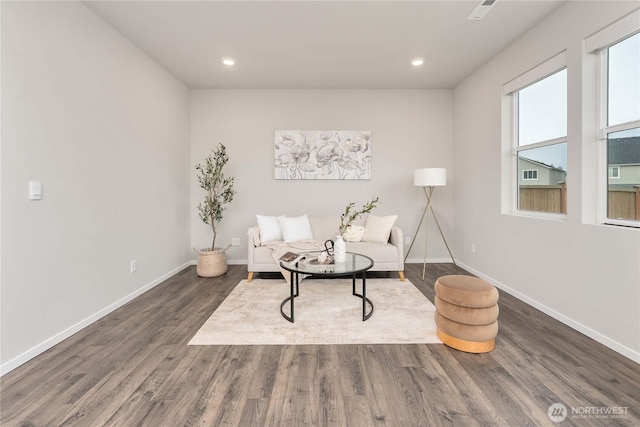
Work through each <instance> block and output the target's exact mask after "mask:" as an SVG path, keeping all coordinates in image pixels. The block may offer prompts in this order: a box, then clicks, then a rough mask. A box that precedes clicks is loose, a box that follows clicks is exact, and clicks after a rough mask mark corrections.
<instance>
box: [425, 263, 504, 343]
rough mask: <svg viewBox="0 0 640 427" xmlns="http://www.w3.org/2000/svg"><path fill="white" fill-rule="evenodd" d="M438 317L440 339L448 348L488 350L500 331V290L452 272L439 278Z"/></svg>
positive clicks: (479, 280)
mask: <svg viewBox="0 0 640 427" xmlns="http://www.w3.org/2000/svg"><path fill="white" fill-rule="evenodd" d="M434 290H435V292H436V297H435V306H436V313H435V320H436V326H437V334H438V338H440V340H442V342H443V343H445V344H446V345H448V346H449V347H452V348H455V349H456V350H461V351H466V352H469V353H486V352H489V351H491V350H493V348H494V347H495V345H496V344H495V342H496V341H495V338H496V335H497V334H498V313H499V309H498V290H497V289H496V288H495V286H493V285H492V284H491V283H489V282H486V281H484V280H482V279H479V278H477V277H473V276H462V275H451V276H442V277H440V278H438V280H436V283H435V286H434Z"/></svg>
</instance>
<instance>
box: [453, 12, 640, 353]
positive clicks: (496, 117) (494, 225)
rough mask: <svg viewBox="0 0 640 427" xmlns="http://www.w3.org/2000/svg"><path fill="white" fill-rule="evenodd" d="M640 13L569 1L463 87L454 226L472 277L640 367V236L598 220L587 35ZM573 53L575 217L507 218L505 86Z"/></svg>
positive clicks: (458, 104) (457, 118) (457, 96)
mask: <svg viewBox="0 0 640 427" xmlns="http://www.w3.org/2000/svg"><path fill="white" fill-rule="evenodd" d="M635 8H637V2H568V3H567V4H566V5H565V6H563V7H562V8H561V9H559V10H558V11H557V12H556V13H554V14H553V15H551V16H550V17H549V18H547V19H546V20H545V21H543V22H542V23H540V24H539V25H538V26H537V27H535V28H534V29H533V30H532V31H530V32H529V33H528V34H526V35H524V36H523V37H522V38H521V39H519V40H518V41H517V42H515V43H514V44H513V45H511V46H510V47H509V48H508V49H506V50H505V51H503V52H502V53H501V54H499V55H498V56H497V57H495V58H494V59H493V60H491V61H490V62H489V63H487V64H486V65H485V66H483V67H482V68H481V69H479V70H478V71H477V72H475V73H474V74H473V75H471V76H470V77H468V78H467V79H466V80H465V81H464V82H463V83H461V84H460V85H459V86H458V87H456V88H455V90H454V123H455V126H454V144H455V149H454V165H455V168H456V180H455V191H454V195H455V198H454V206H455V214H454V223H455V225H456V229H455V233H456V243H455V246H456V249H457V253H458V254H459V256H460V260H461V261H462V263H463V265H464V266H466V267H468V268H469V269H470V271H472V272H475V273H477V274H479V275H481V276H484V277H486V278H488V279H490V280H491V281H493V282H494V283H496V284H497V285H498V286H500V287H502V288H504V289H505V290H507V291H508V292H509V293H511V294H514V295H516V296H518V297H519V298H521V299H523V300H524V301H526V302H529V303H530V304H532V305H534V306H535V307H537V308H540V309H542V310H543V311H545V312H547V313H549V314H551V315H552V316H554V317H556V318H558V319H559V320H561V321H563V322H565V323H567V324H569V325H571V326H573V327H574V328H576V329H578V330H580V331H582V332H583V333H585V334H587V335H589V336H591V337H593V338H595V339H596V340H598V341H600V342H602V343H604V344H605V345H608V346H609V347H612V348H613V349H615V350H617V351H619V352H620V353H622V354H625V355H626V356H627V357H630V358H632V359H634V360H636V361H640V268H639V267H638V265H639V260H640V230H637V229H635V230H634V229H628V228H616V227H610V226H601V225H597V224H596V223H595V211H596V206H595V200H596V199H595V192H596V185H597V182H596V181H595V178H594V177H595V176H596V174H595V168H596V158H595V156H594V151H595V147H596V141H595V136H596V130H597V128H596V126H597V120H596V117H597V116H596V111H597V110H596V105H595V100H596V93H597V92H596V88H595V84H596V73H595V71H594V69H595V68H594V67H595V58H594V57H593V56H592V55H588V54H586V53H584V50H583V47H582V40H583V39H584V38H585V37H587V36H589V35H591V34H593V33H594V32H596V31H598V30H599V29H601V28H602V27H604V26H606V25H608V24H610V23H612V22H613V21H615V20H617V19H618V18H620V17H622V16H624V15H625V14H627V13H628V12H630V11H631V10H633V9H635ZM564 49H566V50H567V58H568V67H567V68H568V78H569V87H568V99H569V107H568V108H569V117H568V121H569V123H568V125H569V126H568V139H569V140H568V156H569V164H568V179H567V182H568V215H567V218H566V220H561V221H556V220H545V219H537V218H528V217H524V216H514V215H511V214H501V182H502V181H501V161H502V158H503V153H504V148H505V147H502V148H501V144H502V142H501V141H502V135H501V96H502V85H503V84H504V83H506V82H508V81H510V80H512V79H513V78H515V77H517V76H519V75H520V74H522V73H524V72H526V71H527V70H529V69H531V68H532V67H534V66H536V65H538V64H540V63H542V62H544V61H545V60H546V59H548V58H550V57H552V56H553V55H555V54H557V53H558V52H560V51H562V50H564ZM583 62H584V68H583ZM501 149H502V150H503V151H501ZM507 151H508V147H507ZM507 181H509V180H507ZM506 185H508V182H507V183H506ZM507 192H508V188H507ZM472 243H475V245H476V248H477V252H476V254H475V255H473V254H471V251H470V246H471V244H472ZM568 345H569V344H568Z"/></svg>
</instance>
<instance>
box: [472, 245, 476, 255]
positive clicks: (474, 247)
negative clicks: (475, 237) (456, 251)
mask: <svg viewBox="0 0 640 427" xmlns="http://www.w3.org/2000/svg"><path fill="white" fill-rule="evenodd" d="M471 253H472V254H475V253H476V244H475V243H472V244H471Z"/></svg>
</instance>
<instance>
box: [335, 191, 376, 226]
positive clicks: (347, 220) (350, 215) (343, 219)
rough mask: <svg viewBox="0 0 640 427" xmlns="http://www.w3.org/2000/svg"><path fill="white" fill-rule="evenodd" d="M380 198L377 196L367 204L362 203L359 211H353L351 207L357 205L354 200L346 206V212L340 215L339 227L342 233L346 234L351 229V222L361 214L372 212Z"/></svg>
mask: <svg viewBox="0 0 640 427" xmlns="http://www.w3.org/2000/svg"><path fill="white" fill-rule="evenodd" d="M378 200H379V197H375V198H373V199H371V201H370V202H367V203H366V204H364V205H362V209H360V210H359V211H353V212H352V211H351V209H353V208H354V207H355V206H356V204H355V203H354V202H351V203H349V204H348V205H347V206H346V207H345V208H344V213H343V214H342V215H340V227H339V228H338V230H339V231H340V234H341V235H344V233H346V232H347V231H348V230H349V227H351V223H352V222H353V221H355V220H356V219H358V218H359V217H360V216H361V215H363V214H366V213H370V212H371V211H372V210H373V208H375V207H376V205H377V204H378Z"/></svg>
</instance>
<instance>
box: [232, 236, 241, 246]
mask: <svg viewBox="0 0 640 427" xmlns="http://www.w3.org/2000/svg"><path fill="white" fill-rule="evenodd" d="M231 246H240V238H239V237H234V238H232V239H231Z"/></svg>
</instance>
